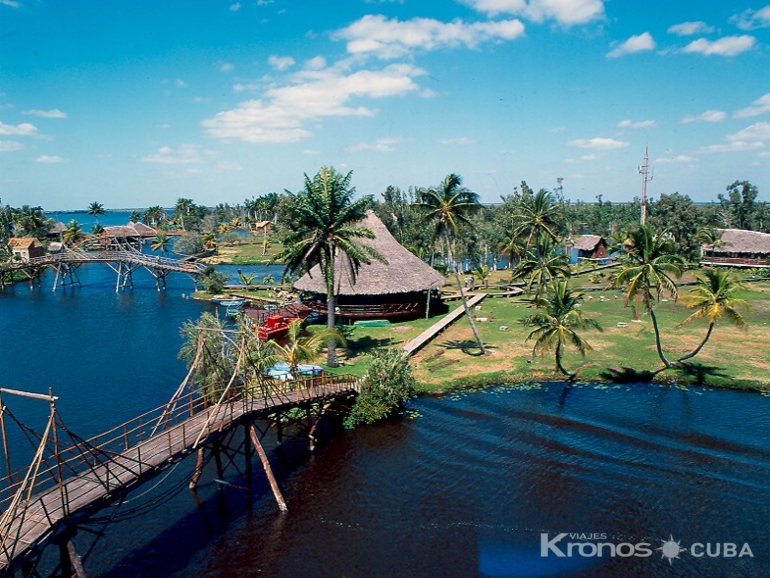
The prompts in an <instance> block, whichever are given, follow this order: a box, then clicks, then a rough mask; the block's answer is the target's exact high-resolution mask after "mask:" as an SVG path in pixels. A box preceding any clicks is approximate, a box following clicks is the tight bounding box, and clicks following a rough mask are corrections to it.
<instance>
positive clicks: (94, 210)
mask: <svg viewBox="0 0 770 578" xmlns="http://www.w3.org/2000/svg"><path fill="white" fill-rule="evenodd" d="M105 212H106V211H105V210H104V205H102V204H101V203H99V202H97V201H94V202H93V203H91V204H90V205H88V209H87V210H86V214H87V215H91V216H92V217H94V218H95V219H96V222H97V223H98V222H99V217H100V216H101V215H104V214H105Z"/></svg>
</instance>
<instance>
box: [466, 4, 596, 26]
mask: <svg viewBox="0 0 770 578" xmlns="http://www.w3.org/2000/svg"><path fill="white" fill-rule="evenodd" d="M461 2H462V3H463V4H466V5H467V6H470V7H471V8H473V9H474V10H477V11H479V12H483V13H485V14H487V15H489V16H497V15H498V14H512V15H514V16H523V17H524V18H528V19H530V20H534V21H535V22H543V21H544V20H556V21H557V22H558V23H559V24H562V25H563V26H574V25H576V24H586V23H588V22H591V21H593V20H600V19H602V18H604V2H603V0H461Z"/></svg>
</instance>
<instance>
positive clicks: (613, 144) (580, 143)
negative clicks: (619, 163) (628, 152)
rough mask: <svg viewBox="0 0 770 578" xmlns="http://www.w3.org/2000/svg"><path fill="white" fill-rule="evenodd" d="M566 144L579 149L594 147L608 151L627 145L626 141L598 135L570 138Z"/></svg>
mask: <svg viewBox="0 0 770 578" xmlns="http://www.w3.org/2000/svg"><path fill="white" fill-rule="evenodd" d="M567 144H568V145H569V146H571V147H578V148H581V149H596V150H600V151H609V150H613V149H620V148H623V147H627V146H628V143H627V142H623V141H619V140H615V139H613V138H600V137H594V138H592V139H584V138H579V139H575V140H571V141H569V142H568V143H567Z"/></svg>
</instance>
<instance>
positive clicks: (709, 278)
mask: <svg viewBox="0 0 770 578" xmlns="http://www.w3.org/2000/svg"><path fill="white" fill-rule="evenodd" d="M695 278H696V280H697V282H698V284H697V285H696V286H695V287H694V288H693V289H692V290H691V291H690V294H689V295H684V296H683V297H682V301H684V302H685V303H686V304H687V308H688V309H695V313H693V314H692V315H690V316H689V317H688V318H687V319H685V320H684V321H682V323H681V324H680V325H684V324H685V323H689V322H690V321H693V320H695V319H701V318H703V317H705V318H707V319H708V320H709V328H708V331H707V332H706V337H704V338H703V341H701V343H700V345H698V347H696V348H695V350H694V351H693V352H692V353H688V354H687V355H685V356H684V357H680V358H679V359H677V361H684V360H686V359H690V358H691V357H695V356H696V355H698V353H700V350H701V349H703V346H704V345H706V342H707V341H708V340H709V338H710V337H711V332H712V331H713V330H714V326H715V325H716V324H717V322H718V321H719V320H720V319H722V318H723V317H724V318H725V319H727V320H728V321H730V322H731V323H733V324H734V325H736V326H738V327H740V328H741V329H744V328H746V326H747V323H746V320H745V319H744V318H743V316H742V315H741V314H740V313H738V311H736V307H740V308H743V309H748V307H749V304H748V302H747V301H746V300H745V299H738V298H737V297H735V294H736V293H737V292H738V291H740V290H741V289H744V287H743V285H741V284H740V283H738V282H737V281H735V279H733V278H732V276H731V275H730V274H729V273H728V272H727V271H724V270H720V269H706V270H705V271H704V272H703V276H702V277H701V276H700V275H696V276H695Z"/></svg>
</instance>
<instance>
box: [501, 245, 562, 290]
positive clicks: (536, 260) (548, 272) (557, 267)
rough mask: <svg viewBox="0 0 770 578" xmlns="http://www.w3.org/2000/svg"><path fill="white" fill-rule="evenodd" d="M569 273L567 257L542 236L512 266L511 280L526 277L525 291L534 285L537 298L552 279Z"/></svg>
mask: <svg viewBox="0 0 770 578" xmlns="http://www.w3.org/2000/svg"><path fill="white" fill-rule="evenodd" d="M569 275H570V269H569V257H567V255H566V254H564V253H561V252H557V251H556V247H554V244H553V241H552V240H551V239H550V238H549V237H547V236H544V237H542V238H539V239H538V240H537V241H536V243H535V245H534V247H531V248H530V249H528V250H527V251H526V253H524V255H523V256H522V257H521V260H520V261H519V263H518V264H517V265H516V267H514V268H513V274H512V280H513V281H516V280H518V279H526V282H527V293H531V292H532V287H533V286H534V287H535V299H537V298H538V297H539V296H540V293H541V292H542V291H543V290H544V289H545V287H546V285H548V283H549V282H550V281H551V280H552V279H554V278H555V277H569Z"/></svg>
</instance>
